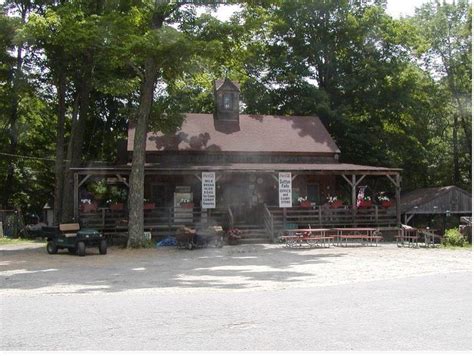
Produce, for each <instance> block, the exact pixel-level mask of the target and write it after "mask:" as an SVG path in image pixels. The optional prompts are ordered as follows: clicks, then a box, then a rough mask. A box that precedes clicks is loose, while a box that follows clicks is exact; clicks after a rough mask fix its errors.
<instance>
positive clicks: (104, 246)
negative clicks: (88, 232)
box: [99, 240, 107, 255]
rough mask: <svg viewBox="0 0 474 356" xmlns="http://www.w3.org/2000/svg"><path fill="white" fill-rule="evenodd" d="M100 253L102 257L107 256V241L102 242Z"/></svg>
mask: <svg viewBox="0 0 474 356" xmlns="http://www.w3.org/2000/svg"><path fill="white" fill-rule="evenodd" d="M99 253H100V254H101V255H106V254H107V241H105V240H102V241H100V244H99Z"/></svg>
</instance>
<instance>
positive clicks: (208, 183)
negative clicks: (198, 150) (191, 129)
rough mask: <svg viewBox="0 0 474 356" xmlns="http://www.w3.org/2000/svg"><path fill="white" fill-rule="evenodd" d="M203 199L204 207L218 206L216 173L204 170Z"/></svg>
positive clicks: (213, 207)
mask: <svg viewBox="0 0 474 356" xmlns="http://www.w3.org/2000/svg"><path fill="white" fill-rule="evenodd" d="M201 183H202V201H201V206H202V208H203V209H215V208H216V173H215V172H202V178H201Z"/></svg>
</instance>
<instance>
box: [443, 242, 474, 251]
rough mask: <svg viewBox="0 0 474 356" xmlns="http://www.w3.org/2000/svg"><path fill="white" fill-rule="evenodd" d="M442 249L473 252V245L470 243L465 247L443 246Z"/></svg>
mask: <svg viewBox="0 0 474 356" xmlns="http://www.w3.org/2000/svg"><path fill="white" fill-rule="evenodd" d="M441 248H444V249H446V250H471V249H472V245H471V244H469V243H465V244H464V245H463V246H452V245H441Z"/></svg>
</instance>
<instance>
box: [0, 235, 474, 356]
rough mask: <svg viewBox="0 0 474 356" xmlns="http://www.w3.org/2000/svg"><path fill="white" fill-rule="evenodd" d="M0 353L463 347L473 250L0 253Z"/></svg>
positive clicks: (38, 246) (32, 248)
mask: <svg viewBox="0 0 474 356" xmlns="http://www.w3.org/2000/svg"><path fill="white" fill-rule="evenodd" d="M0 256H1V258H0V281H1V283H0V301H1V303H0V315H2V317H1V318H0V349H2V350H309V351H315V350H325V351H327V350H359V351H362V350H411V351H413V350H435V351H436V350H437V351H439V350H464V351H466V350H469V349H470V348H471V347H472V337H471V333H472V305H471V298H472V282H471V279H472V273H471V251H470V250H446V249H441V248H436V249H425V248H419V249H408V248H403V249H402V248H397V247H396V245H394V244H388V243H387V244H382V245H381V246H378V247H347V248H345V247H331V248H326V249H288V248H286V247H284V246H281V245H270V244H268V245H267V244H265V245H238V246H224V248H222V249H202V250H193V251H188V250H177V249H176V248H172V247H167V248H160V249H145V250H125V249H120V248H110V250H109V253H108V254H107V255H105V256H101V255H99V254H98V251H96V249H90V250H88V255H87V256H86V257H78V256H73V255H69V254H67V253H65V252H64V253H60V254H57V255H48V254H46V251H45V246H44V244H43V243H32V244H22V245H16V246H2V247H0Z"/></svg>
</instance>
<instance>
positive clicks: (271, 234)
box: [263, 204, 275, 241]
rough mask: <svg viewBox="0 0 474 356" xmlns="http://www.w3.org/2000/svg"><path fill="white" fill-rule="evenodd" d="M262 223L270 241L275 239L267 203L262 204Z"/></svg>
mask: <svg viewBox="0 0 474 356" xmlns="http://www.w3.org/2000/svg"><path fill="white" fill-rule="evenodd" d="M263 224H264V226H265V230H266V232H267V235H268V236H269V238H270V240H271V241H274V239H275V226H274V224H273V214H272V213H271V212H270V210H269V209H268V207H267V204H264V205H263Z"/></svg>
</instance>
